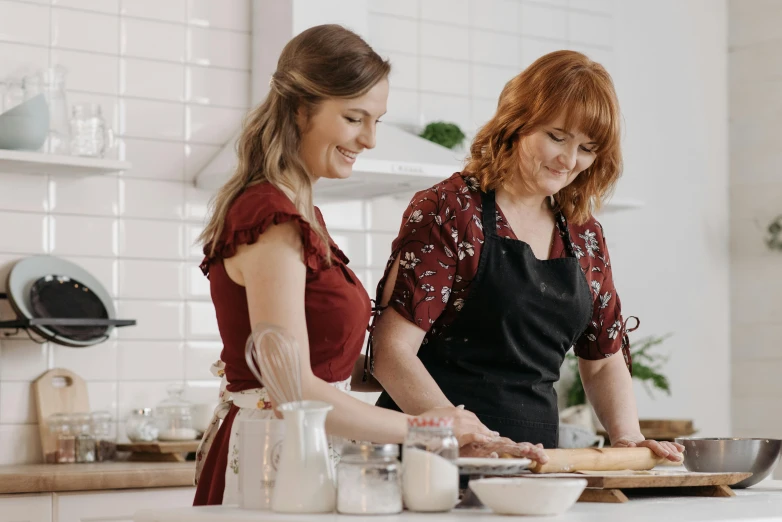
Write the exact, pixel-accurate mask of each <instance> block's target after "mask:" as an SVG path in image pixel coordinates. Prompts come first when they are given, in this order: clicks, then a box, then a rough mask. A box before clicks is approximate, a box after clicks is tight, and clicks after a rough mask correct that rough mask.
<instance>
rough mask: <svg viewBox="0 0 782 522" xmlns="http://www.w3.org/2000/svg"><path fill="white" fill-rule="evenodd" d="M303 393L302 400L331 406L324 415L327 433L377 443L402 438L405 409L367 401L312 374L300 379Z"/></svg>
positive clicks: (405, 427)
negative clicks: (382, 406) (391, 408)
mask: <svg viewBox="0 0 782 522" xmlns="http://www.w3.org/2000/svg"><path fill="white" fill-rule="evenodd" d="M302 395H303V397H304V399H305V400H313V401H324V402H327V403H329V404H331V405H332V406H333V407H334V409H333V410H331V411H330V412H329V414H328V417H326V431H327V432H328V434H329V435H337V436H339V437H344V438H347V439H353V440H360V441H368V442H375V443H378V444H388V443H395V444H401V443H402V442H404V439H405V435H406V433H407V418H408V415H405V414H404V413H399V412H396V411H392V410H387V409H383V408H377V407H375V406H372V405H370V404H367V403H365V402H363V401H361V400H359V399H356V398H355V397H352V396H350V395H349V394H347V393H345V392H344V391H342V390H339V389H337V388H335V387H334V386H331V385H330V384H328V383H327V382H325V381H323V380H322V379H319V378H317V377H315V376H314V375H311V376H309V377H308V378H306V379H305V382H303V383H302ZM358 419H361V421H360V422H358Z"/></svg>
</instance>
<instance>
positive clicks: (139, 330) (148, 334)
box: [117, 299, 185, 346]
mask: <svg viewBox="0 0 782 522" xmlns="http://www.w3.org/2000/svg"><path fill="white" fill-rule="evenodd" d="M117 314H118V316H119V317H123V318H128V319H135V320H136V323H137V324H136V326H129V327H125V328H120V329H119V339H120V346H122V343H123V342H124V341H126V340H139V341H140V340H150V341H177V340H180V339H184V337H185V335H184V321H185V304H184V303H183V302H182V301H149V300H128V299H125V300H122V301H120V302H119V307H118V311H117Z"/></svg>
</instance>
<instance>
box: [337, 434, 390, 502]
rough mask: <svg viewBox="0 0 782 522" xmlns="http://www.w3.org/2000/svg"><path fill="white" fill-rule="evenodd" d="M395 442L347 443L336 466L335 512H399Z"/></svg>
mask: <svg viewBox="0 0 782 522" xmlns="http://www.w3.org/2000/svg"><path fill="white" fill-rule="evenodd" d="M398 456H399V447H398V446H397V445H396V444H349V445H345V446H343V447H342V456H341V458H340V461H339V464H338V466H337V511H338V512H340V513H346V514H351V515H389V514H393V513H401V512H402V470H401V469H400V468H401V465H400V463H399V459H398V458H397V457H398Z"/></svg>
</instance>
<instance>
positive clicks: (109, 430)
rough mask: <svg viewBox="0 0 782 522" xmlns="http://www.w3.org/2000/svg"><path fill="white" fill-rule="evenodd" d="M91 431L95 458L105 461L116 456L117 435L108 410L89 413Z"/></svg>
mask: <svg viewBox="0 0 782 522" xmlns="http://www.w3.org/2000/svg"><path fill="white" fill-rule="evenodd" d="M90 420H91V423H92V433H93V435H94V436H95V460H96V461H98V462H105V461H109V460H114V459H115V458H116V457H117V436H116V433H115V430H114V421H113V419H112V418H111V413H109V412H108V411H94V412H92V413H91V414H90Z"/></svg>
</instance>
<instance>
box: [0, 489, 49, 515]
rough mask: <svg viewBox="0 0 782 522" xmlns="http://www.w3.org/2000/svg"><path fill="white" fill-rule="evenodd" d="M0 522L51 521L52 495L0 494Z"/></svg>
mask: <svg viewBox="0 0 782 522" xmlns="http://www.w3.org/2000/svg"><path fill="white" fill-rule="evenodd" d="M0 522H52V495H51V494H50V493H41V494H37V495H2V496H0Z"/></svg>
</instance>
